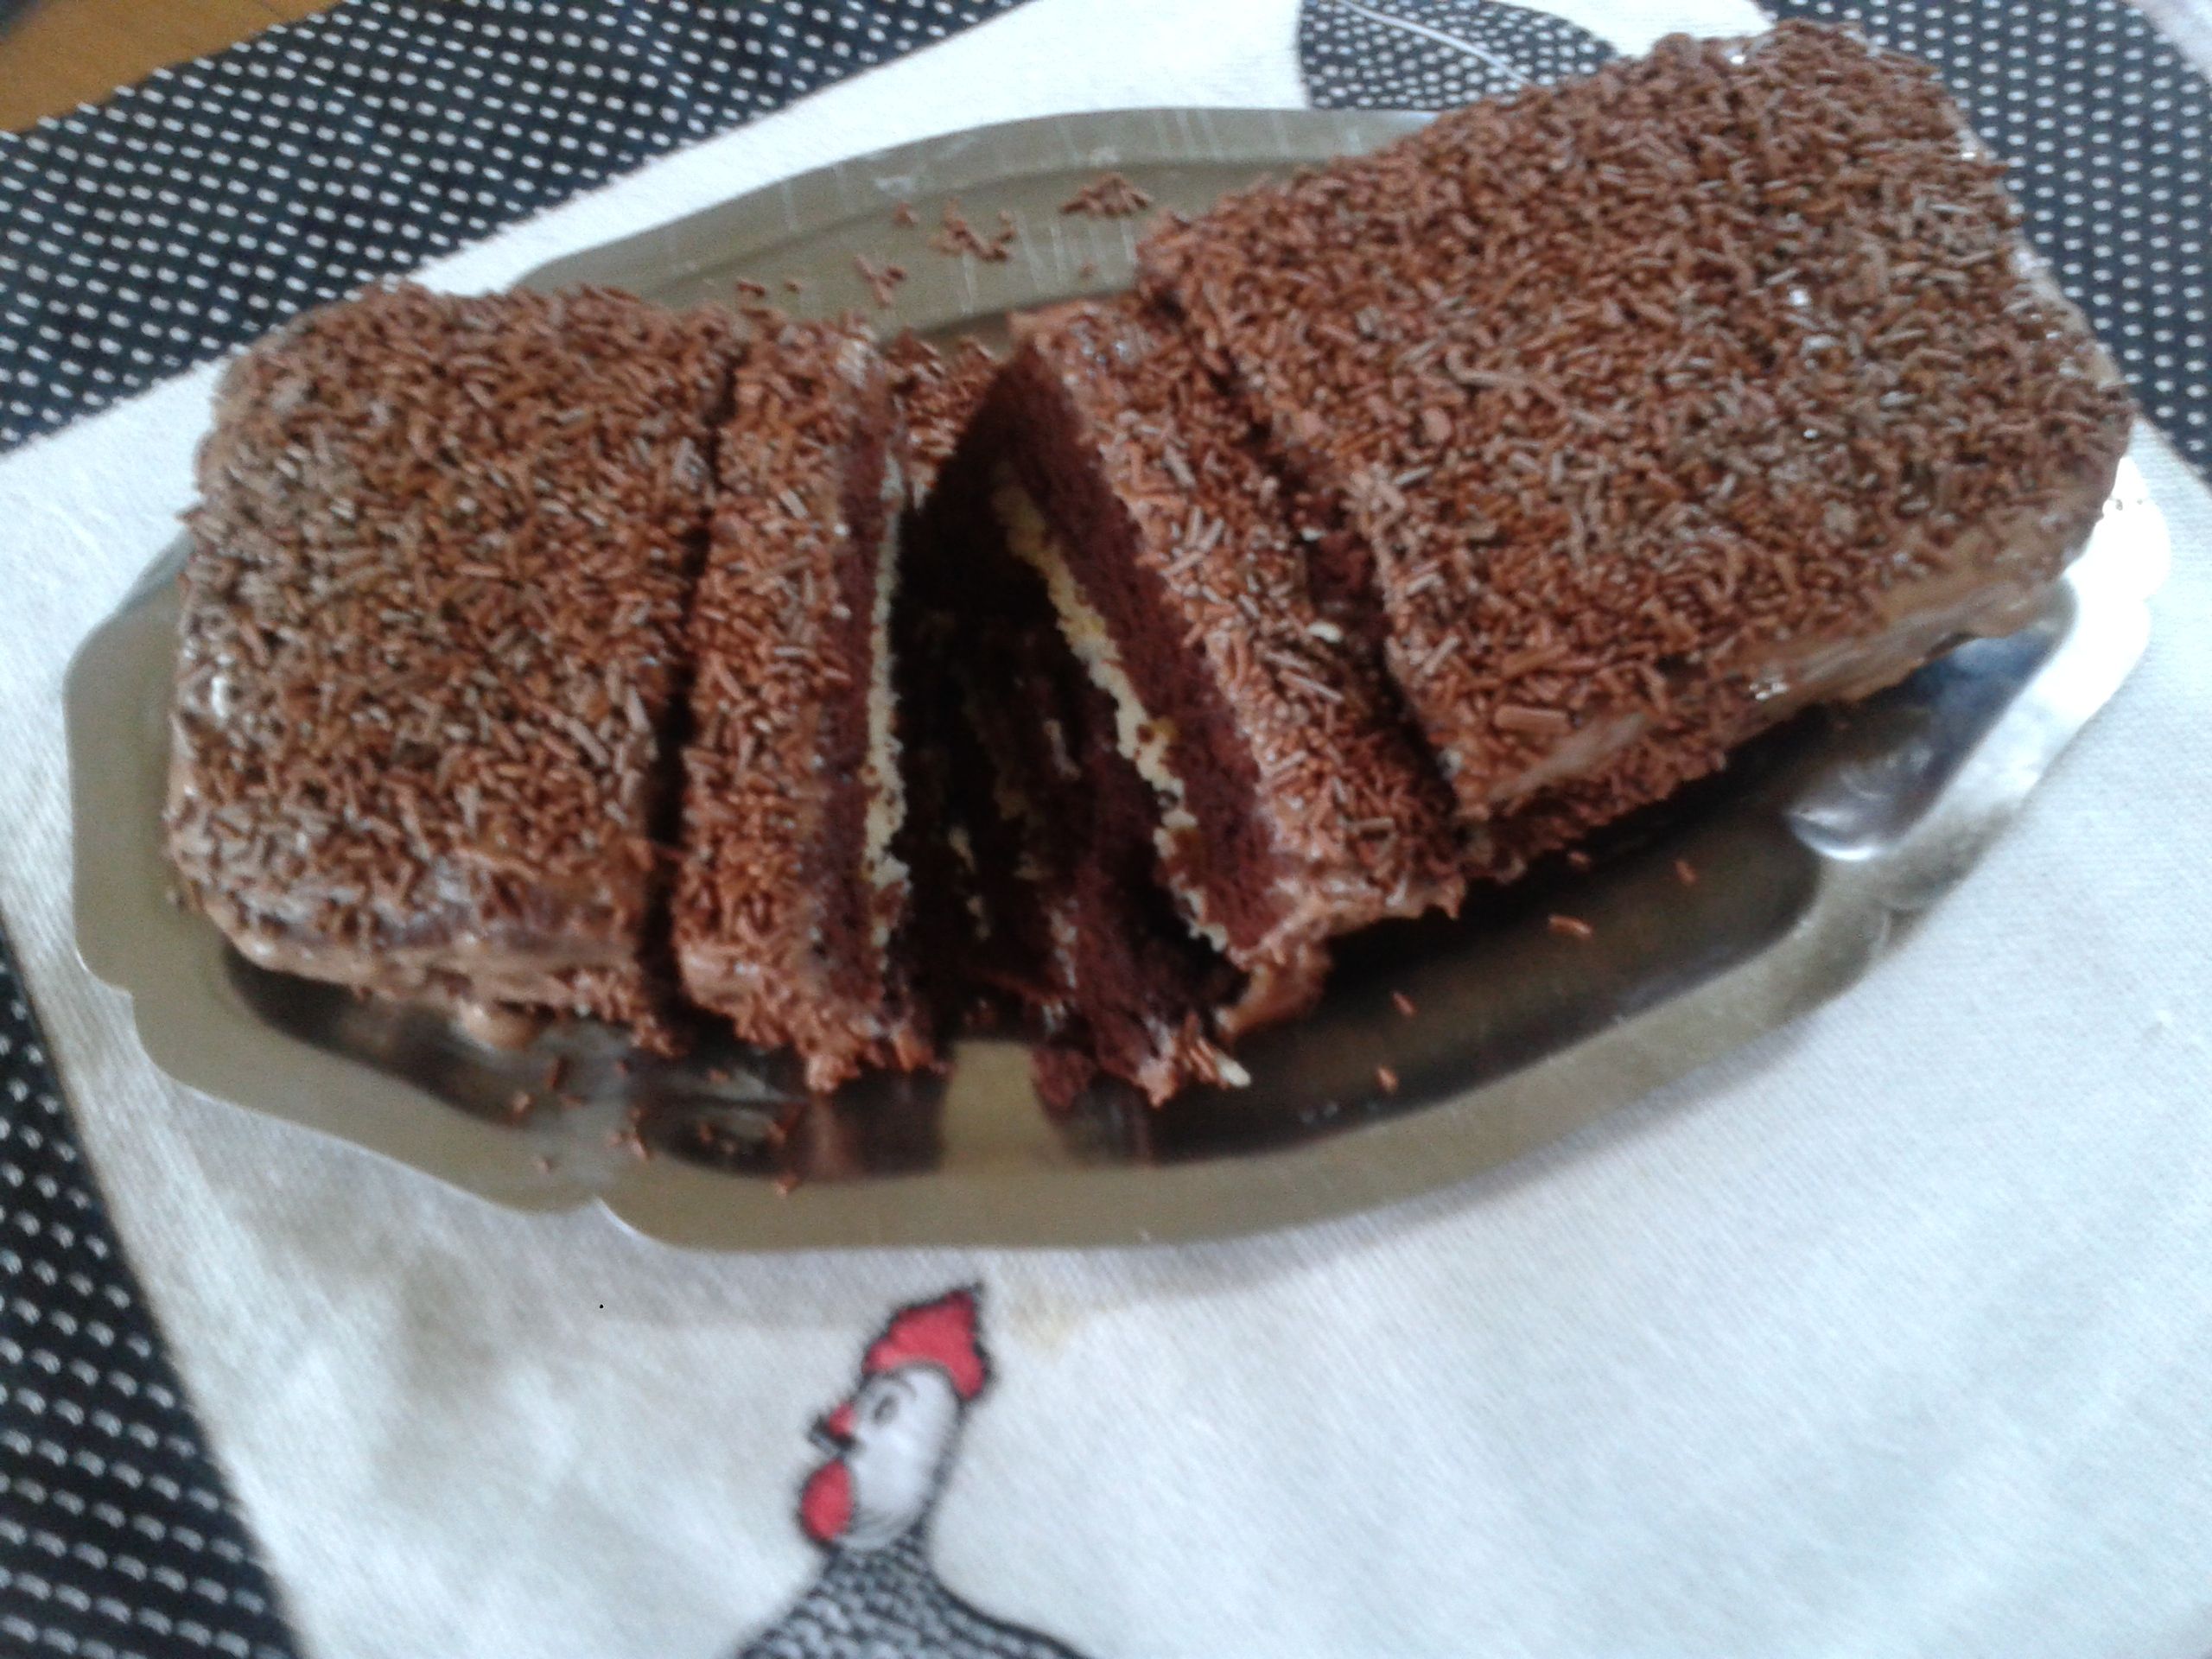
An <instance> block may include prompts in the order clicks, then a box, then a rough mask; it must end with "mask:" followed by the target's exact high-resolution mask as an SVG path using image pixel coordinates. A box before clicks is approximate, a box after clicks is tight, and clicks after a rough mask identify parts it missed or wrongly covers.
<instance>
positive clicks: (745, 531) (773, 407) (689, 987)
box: [673, 312, 931, 1090]
mask: <svg viewBox="0 0 2212 1659" xmlns="http://www.w3.org/2000/svg"><path fill="white" fill-rule="evenodd" d="M754 322H755V325H756V326H755V332H754V334H753V338H752V340H751V341H750V342H749V345H748V346H747V351H746V353H745V356H744V359H743V360H742V361H741V363H740V364H739V365H737V368H736V370H735V372H734V375H733V377H732V380H731V393H730V405H729V415H728V420H727V422H726V423H725V424H724V425H723V427H722V429H721V434H720V439H719V442H718V445H717V448H716V475H717V482H718V485H719V488H720V495H719V499H718V500H717V502H716V504H715V513H714V523H713V533H712V536H711V538H710V541H709V549H708V555H707V563H706V568H705V570H704V572H703V573H702V575H701V577H700V580H699V586H698V591H697V595H696V599H695V600H694V601H693V605H692V610H691V622H690V651H691V665H692V676H693V677H692V681H691V690H690V710H691V733H690V739H689V741H687V742H686V743H685V745H684V749H683V866H682V868H681V871H680V873H679V874H678V876H677V887H676V895H675V905H674V912H673V935H674V940H675V949H676V958H677V966H678V969H680V971H681V973H682V976H683V988H684V990H685V992H686V993H687V994H688V995H690V998H691V1000H692V1001H695V1002H696V1003H698V1004H699V1005H700V1006H702V1007H706V1008H710V1009H712V1010H714V1011H715V1012H716V1013H719V1014H724V1015H726V1016H727V1017H728V1019H729V1020H730V1021H731V1023H732V1024H733V1026H734V1027H735V1028H736V1031H737V1033H738V1035H739V1036H740V1037H741V1038H743V1039H745V1040H747V1042H751V1043H755V1044H759V1045H760V1046H769V1047H772V1046H790V1047H791V1048H793V1049H796V1050H797V1051H798V1053H799V1055H800V1056H801V1057H802V1058H804V1062H805V1067H806V1079H807V1084H808V1086H809V1087H810V1088H812V1089H816V1090H826V1089H829V1088H832V1087H835V1086H836V1084H839V1083H842V1082H843V1081H844V1080H846V1079H847V1078H849V1077H853V1076H855V1074H857V1073H858V1072H859V1071H861V1070H862V1069H864V1068H867V1067H872V1066H896V1067H899V1068H904V1069H912V1068H913V1067H915V1066H918V1065H923V1064H925V1063H926V1062H927V1061H928V1060H929V1059H930V1058H931V1044H930V1034H929V1031H928V1028H927V1021H926V1020H925V1018H924V1017H923V1010H922V1009H921V1007H920V1006H919V1005H918V1001H917V999H916V997H915V995H914V993H913V987H912V976H911V974H910V972H909V970H908V968H907V964H906V959H905V951H906V945H907V940H906V933H905V930H904V928H903V927H902V922H903V920H904V918H905V916H906V910H907V906H908V887H909V881H908V874H907V869H906V862H905V861H904V859H902V858H901V856H900V855H899V841H900V835H901V829H902V827H903V824H904V821H905V816H906V803H905V791H904V785H903V779H902V776H901V772H900V764H899V738H898V732H897V728H896V724H895V714H894V708H893V702H894V700H893V663H892V653H891V648H890V619H891V613H892V607H893V597H894V594H895V590H896V587H897V582H898V563H897V550H898V545H899V535H898V531H899V514H900V512H901V511H902V509H903V507H904V505H905V503H906V482H905V475H904V470H903V468H904V461H903V459H902V455H901V438H900V434H899V425H898V418H897V411H896V410H895V409H894V408H893V404H892V399H891V392H890V385H889V379H888V376H887V372H886V369H885V366H884V363H883V359H882V357H881V355H880V353H878V352H877V351H876V349H875V347H874V345H873V343H872V342H871V341H870V340H869V338H868V335H867V334H866V333H865V331H864V330H862V329H861V328H859V327H857V326H855V325H850V324H846V323H841V322H798V321H790V320H787V319H785V318H782V317H780V316H778V315H775V314H773V313H769V312H760V313H756V314H754Z"/></svg>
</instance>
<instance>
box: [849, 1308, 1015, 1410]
mask: <svg viewBox="0 0 2212 1659" xmlns="http://www.w3.org/2000/svg"><path fill="white" fill-rule="evenodd" d="M912 1364H924V1365H934V1366H936V1367H937V1368H938V1370H941V1371H943V1372H944V1374H945V1375H946V1376H949V1377H950V1378H951V1379H952V1386H953V1388H954V1389H956V1390H957V1392H958V1394H959V1395H960V1397H961V1399H962V1400H963V1401H967V1400H973V1399H974V1398H975V1397H976V1395H979V1394H981V1393H982V1391H983V1384H984V1383H988V1381H990V1376H991V1371H990V1365H989V1363H988V1361H987V1360H985V1359H984V1357H983V1351H982V1348H981V1347H979V1346H978V1345H977V1344H976V1293H975V1292H974V1291H972V1290H955V1291H950V1292H948V1293H946V1294H944V1295H943V1296H940V1297H938V1299H937V1300H935V1301H933V1302H916V1303H915V1304H913V1306H911V1307H902V1308H900V1309H899V1311H898V1312H897V1313H893V1315H892V1316H891V1323H890V1324H888V1325H885V1326H884V1327H883V1334H882V1335H881V1336H880V1337H878V1338H876V1339H875V1340H874V1342H873V1343H871V1344H868V1355H867V1357H865V1358H864V1359H862V1360H861V1373H862V1375H864V1376H874V1374H875V1373H876V1372H878V1371H887V1370H893V1369H894V1368H895V1367H897V1366H900V1365H912Z"/></svg>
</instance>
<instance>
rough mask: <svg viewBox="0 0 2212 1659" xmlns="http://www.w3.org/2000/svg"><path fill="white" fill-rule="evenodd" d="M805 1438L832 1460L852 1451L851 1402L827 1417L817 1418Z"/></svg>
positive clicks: (847, 1402)
mask: <svg viewBox="0 0 2212 1659" xmlns="http://www.w3.org/2000/svg"><path fill="white" fill-rule="evenodd" d="M807 1438H808V1439H809V1440H812V1441H813V1442H814V1444H815V1445H816V1446H818V1447H820V1448H821V1449H822V1450H823V1451H824V1452H828V1453H829V1455H830V1456H831V1457H833V1458H836V1457H842V1456H843V1455H844V1454H845V1453H846V1452H849V1451H850V1450H852V1446H853V1402H851V1401H849V1400H848V1401H846V1402H845V1403H844V1404H842V1406H839V1407H838V1408H837V1409H836V1410H835V1411H833V1412H831V1413H830V1414H829V1415H828V1416H826V1417H818V1418H817V1419H816V1420H815V1422H814V1427H812V1428H810V1430H808V1431H807Z"/></svg>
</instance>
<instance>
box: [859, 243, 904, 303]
mask: <svg viewBox="0 0 2212 1659" xmlns="http://www.w3.org/2000/svg"><path fill="white" fill-rule="evenodd" d="M853 269H854V270H857V271H858V272H860V274H861V281H862V282H864V283H867V284H868V292H869V293H871V294H873V295H874V296H875V302H876V304H877V305H878V306H879V307H887V306H889V305H890V304H891V303H892V301H893V297H894V296H896V295H897V293H898V291H899V283H903V282H905V281H906V266H904V265H878V264H874V263H872V262H871V261H870V260H869V259H868V256H867V255H866V254H861V253H856V254H855V255H854V256H853Z"/></svg>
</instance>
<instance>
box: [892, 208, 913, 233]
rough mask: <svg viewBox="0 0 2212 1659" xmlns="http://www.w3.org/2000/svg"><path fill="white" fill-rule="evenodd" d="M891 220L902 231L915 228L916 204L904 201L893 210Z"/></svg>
mask: <svg viewBox="0 0 2212 1659" xmlns="http://www.w3.org/2000/svg"><path fill="white" fill-rule="evenodd" d="M891 222H892V223H893V225H896V226H898V227H899V229H900V230H902V231H909V230H912V229H913V227H914V225H915V223H916V219H915V214H914V204H913V203H912V202H911V201H902V202H900V203H899V205H898V206H897V207H893V209H892V210H891Z"/></svg>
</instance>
